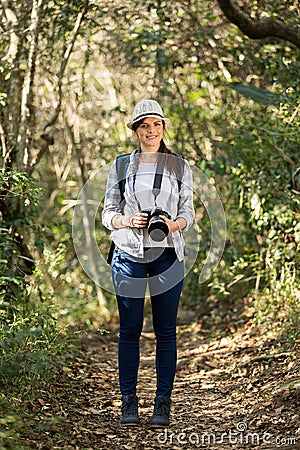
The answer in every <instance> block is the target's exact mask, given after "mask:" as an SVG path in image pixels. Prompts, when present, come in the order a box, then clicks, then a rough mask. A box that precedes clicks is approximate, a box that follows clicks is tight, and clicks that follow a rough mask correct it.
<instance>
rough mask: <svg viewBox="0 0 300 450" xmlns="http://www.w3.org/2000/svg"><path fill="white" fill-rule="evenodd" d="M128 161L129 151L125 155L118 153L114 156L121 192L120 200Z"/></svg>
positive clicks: (122, 194) (122, 197)
mask: <svg viewBox="0 0 300 450" xmlns="http://www.w3.org/2000/svg"><path fill="white" fill-rule="evenodd" d="M129 163H130V153H127V154H126V155H119V156H117V158H116V169H117V175H118V182H119V188H120V194H121V202H122V201H123V200H124V192H125V183H126V172H127V169H128V166H129Z"/></svg>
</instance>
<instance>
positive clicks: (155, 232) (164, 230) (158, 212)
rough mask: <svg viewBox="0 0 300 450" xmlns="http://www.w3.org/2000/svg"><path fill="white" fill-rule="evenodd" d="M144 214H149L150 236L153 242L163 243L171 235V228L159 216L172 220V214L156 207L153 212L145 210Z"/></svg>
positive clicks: (148, 227) (148, 226)
mask: <svg viewBox="0 0 300 450" xmlns="http://www.w3.org/2000/svg"><path fill="white" fill-rule="evenodd" d="M141 212H142V213H147V214H148V218H147V224H146V227H145V228H147V229H148V233H149V236H150V237H151V239H153V241H156V242H160V241H163V240H164V239H165V238H166V237H167V236H168V234H169V227H168V225H167V224H166V222H165V221H164V220H163V219H162V218H161V217H159V216H165V217H167V218H168V219H171V216H170V214H168V213H167V212H166V211H164V210H163V209H161V208H160V207H154V208H153V209H152V210H148V209H144V210H143V211H141Z"/></svg>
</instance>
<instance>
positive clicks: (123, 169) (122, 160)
mask: <svg viewBox="0 0 300 450" xmlns="http://www.w3.org/2000/svg"><path fill="white" fill-rule="evenodd" d="M130 155H131V153H126V154H125V155H119V156H117V157H116V170H117V175H118V183H119V189H120V195H121V201H120V203H122V202H123V201H124V193H125V184H126V173H127V169H128V166H129V163H130ZM179 157H180V158H182V161H183V156H182V155H179ZM179 167H180V174H179V177H178V178H177V183H178V190H179V191H180V189H181V185H182V181H181V180H182V176H183V171H184V164H180V166H179ZM114 249H115V243H114V242H113V241H112V242H111V244H110V248H109V252H108V256H107V262H108V264H111V260H112V256H113V252H114Z"/></svg>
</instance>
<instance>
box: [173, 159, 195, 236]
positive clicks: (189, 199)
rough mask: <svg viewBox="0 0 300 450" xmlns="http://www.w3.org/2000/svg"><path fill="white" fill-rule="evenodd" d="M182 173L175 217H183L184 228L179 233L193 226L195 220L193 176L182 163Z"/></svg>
mask: <svg viewBox="0 0 300 450" xmlns="http://www.w3.org/2000/svg"><path fill="white" fill-rule="evenodd" d="M184 163H185V166H184V172H183V177H182V180H181V188H180V192H179V202H178V210H177V217H176V219H179V217H183V218H184V219H185V220H186V223H187V224H186V227H185V228H183V229H182V230H181V231H187V230H188V229H189V228H190V227H191V226H192V224H193V221H194V218H195V210H194V202H193V174H192V170H191V168H190V165H189V164H188V162H187V161H184Z"/></svg>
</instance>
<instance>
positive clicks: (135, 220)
mask: <svg viewBox="0 0 300 450" xmlns="http://www.w3.org/2000/svg"><path fill="white" fill-rule="evenodd" d="M147 218H148V214H147V213H144V212H136V213H135V214H134V215H133V216H131V217H130V218H129V226H130V227H131V228H146V225H147Z"/></svg>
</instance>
